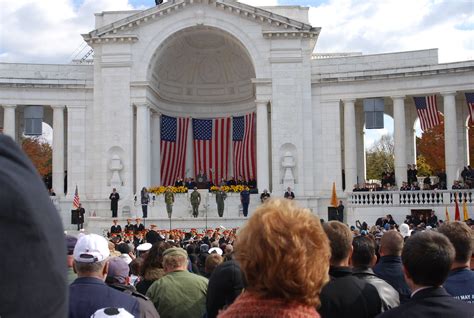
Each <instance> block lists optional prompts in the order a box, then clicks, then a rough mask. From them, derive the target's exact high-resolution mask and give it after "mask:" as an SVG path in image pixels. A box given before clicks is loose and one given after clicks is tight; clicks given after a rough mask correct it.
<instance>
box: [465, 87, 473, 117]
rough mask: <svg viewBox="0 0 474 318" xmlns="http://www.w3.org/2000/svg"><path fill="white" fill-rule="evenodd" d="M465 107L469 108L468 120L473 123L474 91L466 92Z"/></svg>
mask: <svg viewBox="0 0 474 318" xmlns="http://www.w3.org/2000/svg"><path fill="white" fill-rule="evenodd" d="M466 102H467V108H468V109H469V121H470V123H471V125H474V93H466Z"/></svg>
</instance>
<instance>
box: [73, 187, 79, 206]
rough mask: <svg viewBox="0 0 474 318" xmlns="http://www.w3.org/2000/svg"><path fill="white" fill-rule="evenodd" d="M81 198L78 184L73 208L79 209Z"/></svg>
mask: <svg viewBox="0 0 474 318" xmlns="http://www.w3.org/2000/svg"><path fill="white" fill-rule="evenodd" d="M79 204H80V200H79V191H78V190H77V184H76V191H74V199H73V200H72V208H73V209H77V208H79Z"/></svg>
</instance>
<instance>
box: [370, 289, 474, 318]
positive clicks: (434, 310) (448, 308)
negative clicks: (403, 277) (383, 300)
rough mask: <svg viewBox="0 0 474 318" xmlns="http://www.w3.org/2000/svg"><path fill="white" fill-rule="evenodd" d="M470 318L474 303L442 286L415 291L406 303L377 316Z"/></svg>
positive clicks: (472, 313) (386, 317)
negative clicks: (461, 298)
mask: <svg viewBox="0 0 474 318" xmlns="http://www.w3.org/2000/svg"><path fill="white" fill-rule="evenodd" d="M392 317H394V318H395V317H397V318H398V317H410V318H426V317H429V318H438V317H439V318H472V317H474V304H469V303H466V302H463V301H460V300H457V299H454V298H453V297H452V296H451V295H449V294H448V293H447V292H446V290H445V289H444V288H442V287H430V288H428V289H422V290H420V291H418V292H417V293H415V295H414V296H413V298H411V299H410V300H409V301H407V302H406V303H404V304H402V305H400V306H398V307H397V308H394V309H392V310H389V311H386V312H384V313H383V314H381V315H379V316H377V318H392Z"/></svg>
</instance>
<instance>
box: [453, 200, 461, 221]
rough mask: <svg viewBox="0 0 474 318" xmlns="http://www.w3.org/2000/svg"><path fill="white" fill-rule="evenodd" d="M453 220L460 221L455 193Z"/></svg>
mask: <svg viewBox="0 0 474 318" xmlns="http://www.w3.org/2000/svg"><path fill="white" fill-rule="evenodd" d="M454 221H461V213H460V212H459V204H458V199H457V196H456V193H455V194H454Z"/></svg>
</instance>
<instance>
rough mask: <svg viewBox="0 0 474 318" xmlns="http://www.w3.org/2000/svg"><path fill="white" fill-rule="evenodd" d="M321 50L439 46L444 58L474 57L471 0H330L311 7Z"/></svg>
mask: <svg viewBox="0 0 474 318" xmlns="http://www.w3.org/2000/svg"><path fill="white" fill-rule="evenodd" d="M310 21H311V23H312V25H313V26H319V27H322V31H321V35H320V37H319V40H318V43H317V45H316V52H325V53H326V52H353V51H357V52H362V53H364V54H368V53H384V52H393V51H409V50H418V49H428V48H439V58H440V62H451V61H459V60H468V59H474V32H473V29H474V9H473V6H472V2H471V0H456V1H452V0H417V1H412V0H384V1H378V0H363V1H362V0H329V1H328V2H327V3H326V4H323V5H321V6H318V7H312V8H311V9H310Z"/></svg>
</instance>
